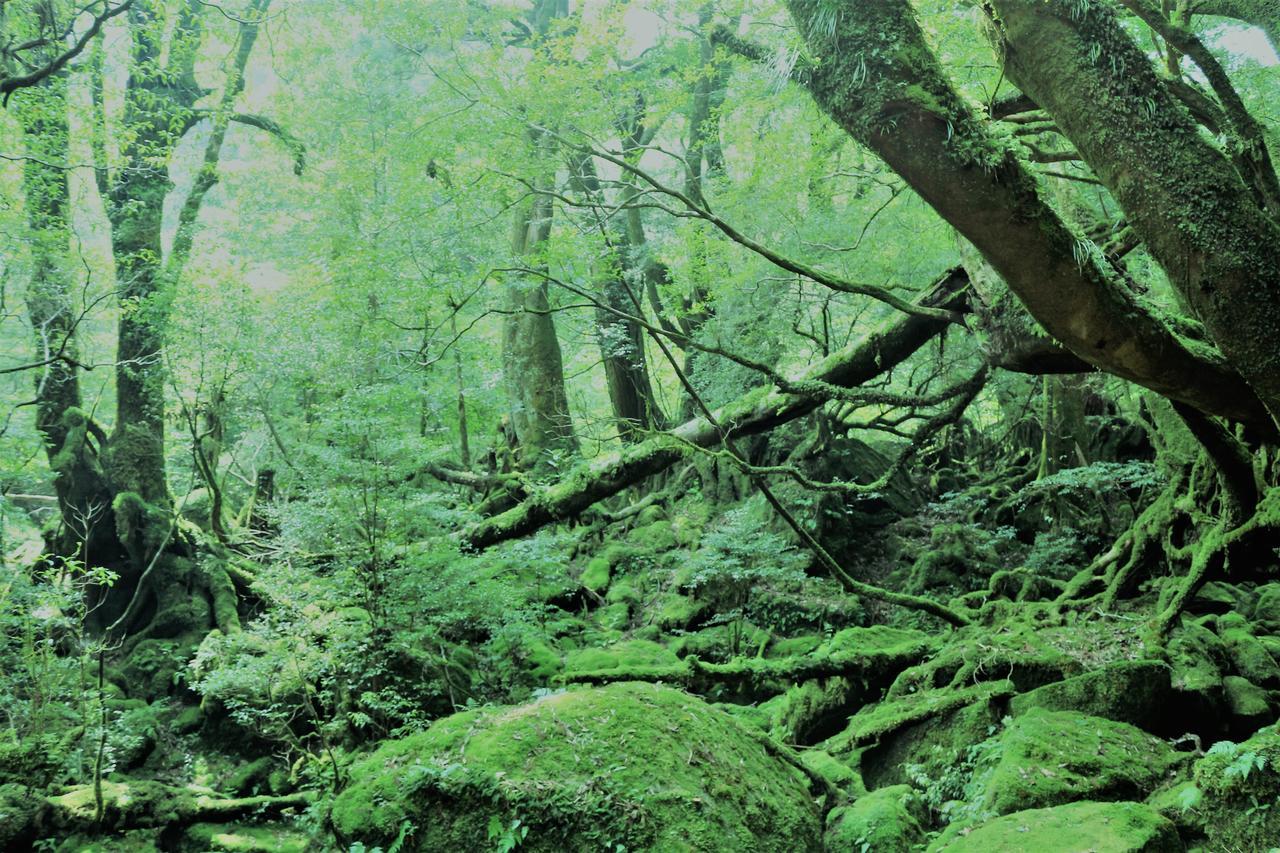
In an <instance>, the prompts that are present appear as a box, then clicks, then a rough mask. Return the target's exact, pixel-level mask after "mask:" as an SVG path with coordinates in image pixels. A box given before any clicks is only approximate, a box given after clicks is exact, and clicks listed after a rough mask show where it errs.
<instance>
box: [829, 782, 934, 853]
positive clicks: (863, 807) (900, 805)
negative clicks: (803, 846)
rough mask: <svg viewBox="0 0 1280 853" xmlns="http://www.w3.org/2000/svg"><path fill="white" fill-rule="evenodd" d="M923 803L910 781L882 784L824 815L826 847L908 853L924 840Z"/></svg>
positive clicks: (879, 852)
mask: <svg viewBox="0 0 1280 853" xmlns="http://www.w3.org/2000/svg"><path fill="white" fill-rule="evenodd" d="M924 817H925V808H924V804H923V803H921V802H920V797H919V796H918V795H917V794H916V793H915V791H914V790H912V788H911V786H909V785H894V786H893V787H890V788H881V789H880V790H878V791H873V792H871V793H870V794H867V795H866V796H863V797H859V798H858V799H857V800H855V801H854V802H853V804H852V805H848V806H839V807H837V808H834V809H832V810H831V813H830V814H828V815H827V831H826V849H827V850H850V851H856V850H868V851H872V850H874V851H876V853H907V852H908V851H910V850H912V849H913V848H914V847H916V846H917V845H919V844H921V843H922V842H923V841H924V829H923V827H922V826H921V822H922V820H923V819H924Z"/></svg>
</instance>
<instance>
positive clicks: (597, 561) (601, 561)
mask: <svg viewBox="0 0 1280 853" xmlns="http://www.w3.org/2000/svg"><path fill="white" fill-rule="evenodd" d="M612 574H613V568H612V567H611V566H610V565H609V560H608V559H607V558H605V557H592V558H591V559H590V560H589V561H588V562H587V567H586V568H585V569H583V570H582V577H580V578H578V582H579V583H581V584H582V586H583V587H584V588H585V589H589V590H591V591H592V592H596V593H603V592H604V591H605V590H606V589H608V588H609V578H610V577H611V576H612Z"/></svg>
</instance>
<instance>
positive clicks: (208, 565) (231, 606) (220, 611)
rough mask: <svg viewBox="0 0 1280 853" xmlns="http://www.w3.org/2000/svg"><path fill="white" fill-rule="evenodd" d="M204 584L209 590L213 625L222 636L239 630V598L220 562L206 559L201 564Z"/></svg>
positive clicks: (229, 576)
mask: <svg viewBox="0 0 1280 853" xmlns="http://www.w3.org/2000/svg"><path fill="white" fill-rule="evenodd" d="M200 568H201V570H202V571H203V572H204V578H205V584H206V586H207V587H208V589H209V601H210V604H211V605H212V607H213V624H214V625H216V626H217V627H218V630H220V631H222V633H224V634H234V633H235V632H237V631H239V630H240V611H239V604H240V602H239V598H238V597H237V596H236V587H235V584H234V583H232V582H231V575H229V574H228V573H227V567H226V564H225V563H223V562H222V561H220V560H214V559H206V560H205V561H203V562H202V563H201V566H200Z"/></svg>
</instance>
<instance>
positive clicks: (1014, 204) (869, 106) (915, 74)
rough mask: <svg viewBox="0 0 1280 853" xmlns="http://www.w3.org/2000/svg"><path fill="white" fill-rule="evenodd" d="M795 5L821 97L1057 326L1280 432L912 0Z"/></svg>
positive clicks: (1129, 369) (1181, 392)
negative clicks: (1132, 286) (1151, 295)
mask: <svg viewBox="0 0 1280 853" xmlns="http://www.w3.org/2000/svg"><path fill="white" fill-rule="evenodd" d="M787 6H788V8H789V9H790V10H791V13H792V16H793V17H794V18H795V20H796V22H797V24H798V25H799V28H800V31H801V33H802V34H803V35H804V37H805V40H806V42H807V43H808V46H809V49H810V52H811V53H812V54H813V55H814V57H815V58H816V60H817V61H816V62H815V63H814V64H813V65H812V66H811V67H809V68H808V69H807V75H808V81H807V82H808V86H809V89H810V91H811V92H812V93H813V96H814V99H815V101H816V102H817V103H818V105H819V106H820V107H821V108H823V109H824V110H825V111H826V112H827V113H829V114H830V115H831V116H832V118H833V119H834V120H835V121H836V122H837V123H838V124H839V125H840V126H841V127H843V128H844V129H845V130H846V131H847V132H848V133H849V134H850V135H851V136H853V137H854V138H855V139H857V140H858V141H860V142H862V143H863V144H865V145H867V146H868V147H870V148H871V149H872V150H874V151H875V152H876V153H877V154H878V155H879V156H880V157H881V158H882V159H883V160H884V161H885V162H886V163H888V164H889V166H890V167H891V168H893V170H894V171H896V172H897V173H898V174H899V175H900V176H902V178H903V179H904V180H906V181H907V183H908V184H909V185H910V186H911V187H912V188H913V189H915V190H916V192H917V193H918V194H919V195H920V196H921V197H922V198H923V199H924V200H925V201H926V202H928V203H929V204H930V205H931V206H932V207H933V208H934V209H935V210H936V211H937V212H938V213H939V214H940V215H941V216H942V217H943V219H945V220H946V221H947V222H949V223H951V224H952V225H953V226H954V227H955V228H956V229H957V230H958V231H960V233H961V234H963V235H964V236H965V237H966V238H968V239H969V240H970V242H972V243H973V244H974V246H975V247H977V249H978V250H979V251H980V252H981V253H982V254H983V256H984V257H985V258H986V259H987V261H988V262H989V263H990V264H991V265H992V266H993V267H994V268H995V269H996V271H997V272H999V273H1000V275H1001V276H1002V277H1003V278H1004V279H1005V281H1006V282H1007V283H1008V285H1009V287H1010V289H1011V290H1012V291H1013V292H1014V293H1015V294H1016V295H1017V296H1018V298H1019V299H1020V300H1021V301H1022V302H1023V304H1024V305H1026V307H1027V309H1028V310H1029V311H1030V312H1031V314H1032V316H1034V317H1035V318H1036V320H1037V321H1038V322H1039V323H1040V324H1041V325H1042V326H1043V327H1044V328H1045V329H1046V330H1047V331H1048V332H1049V333H1050V334H1051V335H1053V336H1054V337H1055V338H1057V339H1058V341H1060V342H1061V343H1062V344H1063V345H1064V346H1066V347H1067V348H1068V349H1070V350H1071V351H1072V352H1073V353H1075V354H1076V355H1077V356H1079V357H1080V358H1082V359H1084V360H1085V361H1087V362H1089V363H1091V364H1093V365H1095V366H1097V367H1098V368H1100V369H1102V370H1105V371H1107V372H1109V373H1112V374H1115V375H1116V376H1120V377H1123V378H1126V379H1129V380H1131V381H1133V382H1136V383H1138V384H1140V385H1143V386H1145V387H1147V388H1150V389H1152V390H1154V391H1156V392H1158V393H1160V394H1163V395H1165V396H1168V397H1170V398H1172V399H1177V400H1181V401H1183V402H1185V403H1189V404H1191V405H1193V406H1195V407H1196V408H1199V409H1201V410H1202V411H1205V412H1209V413H1212V414H1218V415H1223V416H1226V417H1230V418H1233V419H1237V420H1244V421H1249V422H1252V423H1254V424H1257V425H1259V426H1261V427H1263V428H1266V429H1270V430H1272V431H1274V427H1273V426H1272V425H1271V423H1270V418H1269V416H1268V413H1267V410H1266V408H1265V407H1264V406H1263V405H1262V402H1261V400H1260V399H1259V397H1258V395H1257V394H1256V393H1254V390H1253V389H1252V388H1251V387H1250V386H1249V385H1248V384H1246V383H1245V381H1244V380H1243V379H1242V378H1241V377H1240V375H1239V373H1237V372H1236V371H1235V370H1234V369H1232V367H1231V366H1228V365H1227V364H1225V363H1224V362H1223V361H1222V360H1221V359H1220V358H1218V357H1216V354H1214V353H1213V352H1212V350H1211V348H1209V347H1205V346H1203V345H1200V346H1196V345H1192V344H1189V343H1188V342H1187V341H1185V340H1184V338H1183V337H1182V336H1180V335H1179V334H1177V333H1175V332H1174V331H1173V330H1172V329H1171V328H1170V325H1169V324H1168V322H1166V321H1165V320H1164V319H1163V318H1161V317H1158V316H1156V315H1155V314H1154V313H1153V312H1152V309H1150V308H1148V307H1147V306H1146V305H1144V304H1142V303H1140V302H1139V301H1138V299H1137V297H1136V296H1135V295H1134V294H1133V293H1132V292H1130V290H1129V289H1128V288H1127V287H1126V284H1125V282H1124V281H1123V279H1122V278H1121V277H1120V276H1119V274H1118V273H1117V272H1116V271H1115V270H1114V268H1112V267H1111V266H1110V263H1109V262H1108V261H1107V260H1106V259H1105V258H1103V257H1101V253H1100V252H1097V251H1096V250H1095V249H1094V247H1092V244H1090V243H1089V242H1088V241H1086V240H1085V239H1084V238H1083V237H1080V236H1078V235H1076V234H1075V233H1074V232H1073V231H1072V230H1071V229H1070V228H1069V227H1068V226H1067V225H1066V224H1065V223H1064V222H1063V221H1062V219H1061V218H1060V217H1059V216H1058V214H1057V213H1056V212H1055V211H1054V210H1053V209H1052V208H1051V207H1050V206H1049V204H1048V203H1047V202H1046V201H1045V200H1044V198H1043V197H1042V195H1041V192H1040V189H1039V187H1038V186H1037V184H1036V179H1035V178H1034V177H1033V176H1032V175H1031V174H1030V173H1029V172H1028V171H1027V169H1026V168H1025V167H1024V166H1023V165H1022V163H1021V162H1019V160H1018V158H1017V157H1016V156H1015V154H1014V153H1013V151H1012V150H1011V149H1010V148H1008V147H1007V146H1006V145H1005V144H1003V143H1000V142H998V141H997V140H996V139H994V138H993V137H992V136H991V135H990V134H989V133H988V132H987V131H986V129H985V128H984V127H983V125H982V123H981V122H980V120H979V119H978V118H977V116H975V115H974V114H973V112H972V111H971V110H970V108H969V107H968V106H967V105H966V104H965V102H964V101H963V100H962V99H961V98H960V97H959V96H958V95H957V94H956V93H955V91H954V90H953V89H952V87H951V85H950V83H949V81H948V80H947V78H946V77H945V75H944V74H943V72H942V69H941V67H940V66H939V65H938V62H937V60H936V59H935V57H934V56H933V54H932V52H931V51H930V48H929V46H928V44H927V42H926V41H925V38H924V34H923V33H922V32H921V31H920V27H919V24H918V23H917V22H916V19H915V14H914V11H913V9H912V7H911V5H910V4H909V3H907V2H906V0H884V2H880V3H875V4H871V5H867V4H855V3H852V2H846V3H840V4H838V7H837V9H836V10H835V12H836V14H835V17H834V21H833V20H832V16H831V15H830V14H829V12H830V11H831V8H830V7H831V6H832V4H831V3H830V2H826V0H822V2H820V0H788V3H787ZM1146 168H1152V167H1151V166H1147V167H1146Z"/></svg>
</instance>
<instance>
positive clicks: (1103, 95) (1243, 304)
mask: <svg viewBox="0 0 1280 853" xmlns="http://www.w3.org/2000/svg"><path fill="white" fill-rule="evenodd" d="M988 8H989V10H990V13H991V17H992V21H993V30H994V38H995V39H996V41H997V43H998V49H999V50H1000V52H1001V54H1002V55H1003V56H1004V57H1005V64H1004V67H1005V71H1006V73H1007V74H1008V76H1009V79H1010V80H1012V81H1013V82H1014V83H1015V84H1016V85H1017V86H1018V87H1019V88H1021V89H1022V90H1023V91H1024V92H1026V93H1027V94H1028V95H1030V96H1031V98H1032V99H1033V100H1035V102H1036V103H1037V104H1039V105H1040V106H1041V107H1042V108H1043V109H1044V110H1046V111H1047V112H1048V113H1049V114H1050V115H1051V116H1052V117H1053V120H1054V123H1055V125H1056V126H1057V127H1058V128H1059V130H1061V132H1062V133H1063V134H1064V135H1065V136H1066V137H1067V138H1068V139H1069V140H1070V141H1071V143H1072V144H1073V145H1074V146H1075V148H1076V150H1077V151H1078V152H1079V153H1080V155H1081V157H1083V158H1084V160H1085V162H1086V163H1088V164H1089V166H1090V168H1091V169H1092V170H1093V172H1094V173H1095V174H1096V175H1097V176H1098V178H1099V179H1100V180H1101V181H1102V182H1103V184H1105V185H1106V187H1107V189H1109V190H1110V191H1111V193H1112V195H1113V196H1114V197H1115V199H1116V201H1117V202H1119V204H1120V206H1121V207H1122V208H1123V209H1124V213H1125V219H1126V221H1127V222H1128V223H1129V224H1130V226H1131V227H1132V228H1133V229H1134V231H1135V232H1136V233H1137V234H1138V235H1139V236H1140V237H1141V238H1142V241H1143V243H1144V245H1145V246H1146V247H1147V250H1148V252H1150V254H1151V255H1152V257H1153V258H1155V259H1156V261H1157V262H1159V264H1160V265H1161V267H1163V268H1164V271H1165V272H1166V273H1167V275H1168V277H1169V281H1170V282H1171V283H1172V284H1173V286H1174V287H1175V288H1176V289H1177V290H1178V292H1179V293H1180V294H1181V295H1182V297H1183V299H1184V300H1185V301H1186V303H1187V304H1188V305H1189V306H1190V308H1191V309H1192V311H1193V312H1194V313H1195V314H1196V316H1197V318H1198V319H1199V320H1200V321H1202V322H1203V323H1204V324H1205V327H1206V329H1207V330H1208V331H1209V333H1210V335H1211V337H1212V339H1213V342H1214V343H1215V344H1216V345H1217V346H1218V348H1219V349H1220V350H1221V351H1222V352H1223V353H1224V354H1225V355H1226V357H1227V358H1228V360H1229V361H1230V363H1231V365H1232V367H1234V368H1235V370H1236V371H1237V372H1239V374H1240V375H1241V376H1243V377H1244V378H1245V379H1246V380H1247V381H1248V383H1249V384H1250V385H1251V386H1252V387H1253V389H1254V391H1255V392H1256V393H1257V395H1258V397H1260V398H1261V399H1262V401H1263V403H1265V404H1266V406H1267V408H1268V410H1269V411H1270V412H1271V414H1272V416H1273V417H1277V416H1280V226H1278V225H1277V223H1276V220H1275V219H1274V218H1273V213H1272V212H1271V211H1268V210H1267V209H1266V206H1265V205H1266V203H1267V202H1268V200H1269V197H1270V196H1272V195H1273V194H1274V183H1275V175H1274V172H1273V171H1272V169H1271V166H1270V163H1269V161H1268V162H1265V163H1261V164H1258V165H1259V168H1260V169H1261V177H1260V178H1258V179H1257V180H1258V181H1260V182H1261V184H1260V185H1255V184H1256V183H1257V182H1256V181H1255V180H1254V175H1253V174H1249V175H1248V176H1247V177H1246V176H1245V175H1242V174H1241V172H1240V171H1238V170H1237V166H1236V165H1235V164H1233V163H1232V161H1231V160H1230V159H1228V157H1227V156H1226V155H1225V154H1224V153H1223V151H1222V150H1221V149H1220V148H1219V147H1217V146H1216V145H1215V144H1214V143H1212V142H1210V141H1209V140H1208V138H1207V137H1206V136H1205V135H1204V134H1202V133H1201V131H1200V128H1199V127H1198V126H1197V125H1196V123H1195V122H1194V121H1193V120H1192V117H1191V114H1190V113H1189V112H1188V111H1187V109H1186V108H1185V107H1184V106H1183V104H1182V103H1181V102H1180V101H1179V100H1177V99H1176V98H1175V97H1174V95H1173V93H1172V92H1171V91H1170V89H1169V87H1168V86H1166V85H1165V83H1164V82H1163V81H1162V80H1161V79H1160V78H1159V77H1158V76H1157V75H1156V72H1155V68H1154V66H1153V65H1152V63H1151V62H1150V60H1149V59H1148V58H1147V56H1146V54H1145V53H1144V52H1143V51H1142V50H1141V49H1140V48H1139V47H1138V45H1137V44H1136V43H1135V42H1134V40H1133V38H1132V37H1131V36H1130V35H1129V34H1128V33H1127V32H1126V31H1125V30H1124V29H1123V28H1122V27H1121V25H1120V21H1119V19H1118V18H1117V16H1116V13H1115V12H1114V10H1113V9H1112V8H1111V7H1110V6H1106V5H1104V4H1101V3H1085V4H1081V3H1074V2H1070V0H1054V2H1049V3H1045V2H1030V0H993V2H991V3H990V4H989V5H988ZM1241 141H1242V142H1243V140H1241ZM1263 155H1264V156H1265V151H1264V152H1263ZM1250 171H1252V170H1250ZM1255 199H1259V202H1255ZM1187 402H1191V401H1187Z"/></svg>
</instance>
